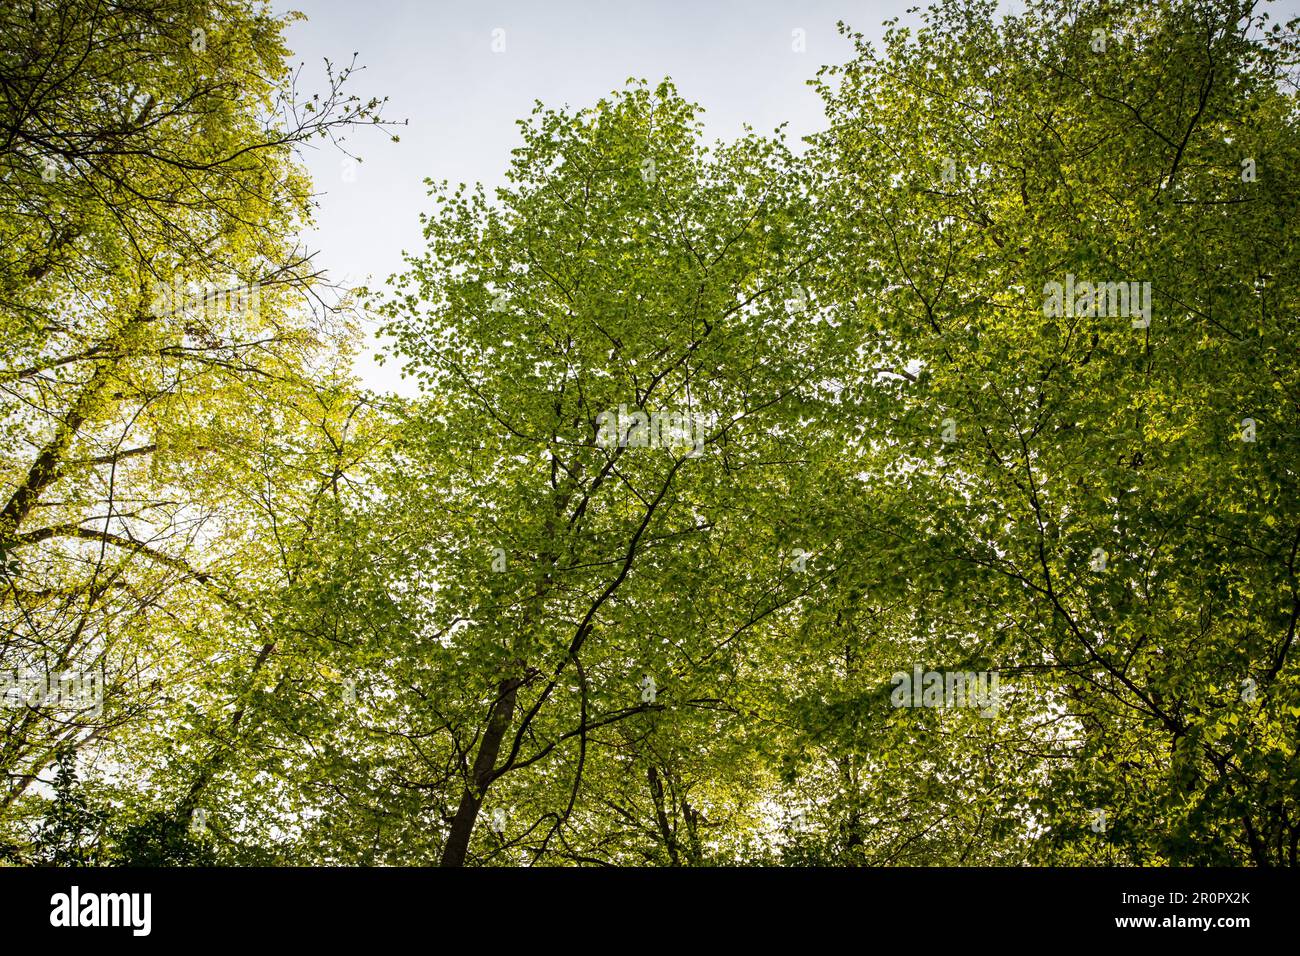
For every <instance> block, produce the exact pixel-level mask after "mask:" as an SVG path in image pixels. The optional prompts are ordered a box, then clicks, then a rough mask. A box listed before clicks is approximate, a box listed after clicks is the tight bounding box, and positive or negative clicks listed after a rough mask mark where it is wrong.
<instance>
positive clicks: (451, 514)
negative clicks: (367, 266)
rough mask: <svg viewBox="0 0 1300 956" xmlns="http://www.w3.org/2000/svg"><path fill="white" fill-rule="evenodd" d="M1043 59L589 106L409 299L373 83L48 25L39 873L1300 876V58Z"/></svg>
mask: <svg viewBox="0 0 1300 956" xmlns="http://www.w3.org/2000/svg"><path fill="white" fill-rule="evenodd" d="M995 6H996V5H995V4H994V3H992V2H983V0H943V2H939V3H936V4H935V5H934V6H931V7H930V8H928V9H927V10H925V11H922V12H921V13H920V14H919V16H918V18H917V19H916V20H915V22H913V23H912V24H911V25H910V26H909V25H904V24H903V23H901V22H898V21H893V22H890V23H887V24H886V30H885V33H884V39H883V42H882V43H880V44H878V45H873V44H872V43H870V42H868V41H867V40H866V39H865V38H864V36H863V35H862V34H860V33H857V32H855V31H854V29H853V27H851V26H848V25H842V26H841V29H842V32H843V33H844V35H845V36H846V37H848V39H849V40H851V41H852V42H853V44H854V47H855V51H856V52H855V55H854V57H853V58H852V59H851V60H849V61H848V62H846V63H843V64H839V65H833V66H827V67H825V68H823V69H822V70H821V71H820V72H819V73H818V74H817V76H816V77H815V78H813V79H812V80H811V82H812V83H813V85H814V87H815V89H816V90H817V92H818V93H819V94H820V96H821V97H822V100H823V102H824V106H825V113H826V123H825V127H824V129H823V130H822V131H821V132H819V133H817V134H816V135H814V136H811V137H810V138H809V139H808V140H807V141H806V142H803V143H797V144H792V143H791V142H789V137H788V136H787V134H786V132H785V131H784V129H777V130H774V131H772V132H771V133H769V134H762V133H759V132H756V131H753V130H748V131H746V132H745V133H744V135H742V136H740V137H737V138H735V139H734V140H732V141H728V142H717V143H711V142H708V141H707V140H706V138H705V136H704V129H703V123H702V120H701V108H700V107H698V106H696V105H695V104H693V103H691V102H690V101H689V100H688V99H687V98H685V97H684V96H683V95H682V94H681V93H680V92H679V91H678V90H677V88H676V87H675V86H674V85H673V83H672V82H671V81H668V80H664V81H662V82H656V83H649V82H645V81H636V80H630V81H629V82H628V83H627V85H626V86H625V87H624V88H622V89H620V90H617V91H614V92H612V93H610V94H608V95H606V96H605V97H604V98H601V99H598V100H596V101H595V102H594V104H593V105H591V106H588V107H585V108H578V109H570V108H557V107H554V106H548V105H546V104H543V103H538V104H537V107H536V109H535V110H534V111H533V113H532V115H531V116H529V117H527V118H525V119H523V120H521V121H520V124H519V145H518V147H517V148H516V149H515V150H514V152H513V153H512V156H511V162H510V167H509V172H508V174H507V177H506V181H505V183H504V185H502V186H501V187H500V188H498V189H496V190H495V191H489V190H487V189H485V188H484V187H483V186H476V185H464V184H462V185H453V184H450V183H447V182H442V181H433V180H430V181H428V183H427V185H428V189H429V207H428V209H427V210H426V211H425V212H424V213H423V214H422V215H421V218H420V221H421V223H422V225H423V239H424V247H423V248H421V249H417V250H414V251H410V252H408V253H407V254H406V255H405V260H404V262H403V263H401V264H399V265H396V266H395V267H394V275H392V276H391V277H390V278H389V279H388V281H387V282H386V283H383V284H382V285H374V286H372V287H371V288H369V289H361V290H356V292H355V294H354V293H353V291H352V290H344V289H336V288H334V287H332V286H331V285H330V284H329V280H328V277H326V276H323V275H321V274H320V272H319V271H318V270H317V269H315V268H314V267H313V265H312V257H311V255H310V254H309V253H307V252H305V251H304V250H303V248H302V247H301V245H300V240H299V235H300V232H301V230H302V228H303V226H304V224H306V223H308V222H309V221H310V219H311V214H312V195H311V184H310V182H309V179H308V177H307V176H306V174H305V172H304V170H303V168H302V165H301V156H300V150H301V148H302V147H303V146H304V145H305V144H306V143H307V142H308V141H310V140H312V139H317V138H321V137H326V138H338V137H339V136H340V135H341V134H342V133H344V132H347V131H350V130H352V129H354V128H356V127H359V126H366V125H370V126H374V125H383V124H385V123H386V122H387V121H386V120H385V119H384V118H383V117H382V116H381V112H382V107H383V103H382V102H380V101H375V100H365V101H363V100H359V99H357V98H356V97H354V96H352V95H350V94H349V93H348V92H347V86H346V83H347V80H348V78H349V75H350V73H351V71H352V69H353V67H351V66H349V67H348V68H345V69H341V70H335V69H331V70H330V72H329V73H328V76H327V89H326V90H324V91H323V92H321V93H318V94H315V95H312V96H311V97H310V98H308V97H307V96H306V95H304V94H300V93H299V92H298V91H297V89H296V85H297V84H296V75H295V74H294V73H292V72H290V71H289V69H288V67H287V57H288V55H289V52H288V50H287V49H286V47H285V45H284V41H283V36H282V34H283V30H284V28H285V26H286V23H287V20H286V19H285V18H281V17H276V16H273V15H271V14H269V13H267V12H265V11H264V10H263V9H262V8H261V7H259V6H257V5H255V4H253V3H251V2H243V0H221V2H216V3H211V2H197V0H143V2H139V3H134V4H131V5H111V4H110V5H103V4H99V3H94V2H90V0H85V2H80V0H77V2H60V3H53V2H49V3H46V2H35V3H32V4H28V5H26V6H24V7H23V8H21V9H19V8H14V9H12V10H9V9H6V11H5V12H4V13H2V14H0V38H2V39H0V44H2V46H0V163H2V164H3V175H0V209H2V210H3V213H4V214H3V216H0V234H2V235H3V240H4V241H3V242H2V243H0V284H3V288H4V292H5V294H4V295H3V296H0V327H2V328H3V329H4V334H5V341H6V344H7V345H8V348H7V350H6V355H5V357H4V359H3V360H0V366H2V367H0V422H2V423H3V424H2V425H0V445H2V446H3V449H4V454H3V456H2V457H0V482H2V483H3V489H0V505H2V507H3V511H2V512H0V557H2V559H3V560H2V562H0V563H2V565H3V572H2V573H3V578H2V579H0V682H5V681H7V682H8V683H7V684H6V685H5V686H3V687H0V695H2V696H0V704H2V705H3V706H2V707H0V724H2V725H3V727H4V737H3V741H2V742H0V768H2V769H3V771H4V775H5V778H4V784H3V787H0V855H3V856H4V858H6V859H8V860H10V861H12V862H17V863H42V862H53V863H59V864H79V863H105V862H108V863H152V864H157V863H169V864H179V865H192V864H210V863H221V864H248V863H270V864H299V865H301V864H315V863H342V864H379V863H382V864H402V865H432V864H441V865H445V866H458V865H463V864H486V865H623V866H627V865H654V866H688V865H751V864H757V865H827V864H829V865H894V864H907V865H931V864H949V865H956V864H973V865H1019V864H1026V863H1050V864H1114V863H1120V864H1133V865H1151V864H1172V865H1188V864H1191V865H1207V864H1208V865H1256V866H1270V865H1294V864H1295V863H1296V853H1297V846H1298V845H1300V805H1298V802H1297V801H1298V800H1300V788H1298V787H1297V781H1298V780H1300V764H1298V762H1297V761H1298V758H1297V754H1296V745H1297V740H1298V739H1300V670H1298V669H1297V663H1296V651H1295V649H1294V643H1295V637H1296V628H1297V622H1298V621H1300V580H1298V579H1297V557H1298V555H1300V498H1298V497H1297V472H1298V471H1300V460H1298V456H1300V441H1298V440H1297V436H1298V435H1300V372H1298V371H1297V363H1296V355H1297V347H1298V346H1300V327H1298V326H1297V323H1296V319H1295V317H1296V315H1297V311H1298V310H1300V279H1298V278H1297V277H1296V276H1295V275H1294V270H1293V269H1291V268H1289V264H1294V263H1295V261H1296V260H1297V252H1298V251H1300V250H1298V249H1297V243H1298V241H1300V235H1298V234H1297V231H1296V230H1297V226H1296V222H1297V214H1298V213H1300V181H1298V180H1297V178H1296V176H1297V172H1296V171H1297V170H1300V125H1298V121H1300V111H1297V99H1296V86H1295V83H1294V76H1295V72H1294V71H1295V69H1296V66H1297V62H1296V61H1297V56H1296V55H1297V48H1296V26H1297V25H1300V24H1291V25H1285V26H1284V25H1280V24H1275V23H1273V22H1272V20H1271V19H1270V18H1269V17H1268V16H1267V14H1266V13H1263V12H1260V11H1258V10H1256V9H1255V6H1254V5H1253V4H1251V3H1248V2H1245V0H1240V2H1239V0H1221V2H1217V3H1197V2H1184V0H1160V2H1153V3H1148V4H1141V5H1137V4H1114V3H1107V2H1101V0H1089V2H1082V3H1080V2H1068V3H1067V2H1063V0H1035V2H1032V3H1030V4H1028V8H1027V10H1026V11H1025V12H1024V13H1021V14H1017V15H1011V16H1005V17H1002V16H998V15H997V14H996V11H995ZM399 214H400V213H398V212H396V211H383V210H381V211H378V212H376V214H375V216H376V221H375V228H381V227H382V223H381V222H380V221H379V217H380V216H389V215H399ZM365 322H371V323H373V324H374V325H375V326H377V327H378V328H380V329H382V331H383V332H384V333H385V334H386V336H387V339H386V341H387V342H388V343H389V346H388V349H387V353H388V354H387V355H386V356H385V360H386V361H387V362H389V363H392V364H394V365H396V366H397V367H399V368H400V369H401V371H402V374H403V375H405V376H407V377H410V378H411V379H413V380H414V381H415V382H417V383H418V385H419V395H418V397H415V398H400V397H398V396H396V395H391V394H376V393H375V392H373V391H372V390H369V389H366V388H364V387H363V386H362V385H361V383H360V382H359V381H358V379H357V377H356V372H355V370H354V368H353V364H352V360H353V358H354V357H355V355H356V352H357V350H358V348H359V347H360V330H361V329H362V328H363V327H364V323H365ZM69 681H71V683H69ZM69 687H73V688H74V689H75V690H77V691H79V692H81V693H82V697H81V698H79V699H75V700H74V699H73V697H75V695H73V694H71V693H70V692H67V691H68V688H69ZM60 688H62V690H63V691H64V692H62V693H61V692H59V689H60ZM87 694H88V695H89V697H87V696H86V695H87Z"/></svg>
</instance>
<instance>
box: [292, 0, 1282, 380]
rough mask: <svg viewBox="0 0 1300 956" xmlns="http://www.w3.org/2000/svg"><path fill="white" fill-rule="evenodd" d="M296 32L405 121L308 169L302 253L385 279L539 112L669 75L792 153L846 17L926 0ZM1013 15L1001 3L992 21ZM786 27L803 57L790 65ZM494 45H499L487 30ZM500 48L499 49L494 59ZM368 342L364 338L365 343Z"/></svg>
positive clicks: (376, 372) (422, 3) (611, 9)
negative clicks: (439, 196)
mask: <svg viewBox="0 0 1300 956" xmlns="http://www.w3.org/2000/svg"><path fill="white" fill-rule="evenodd" d="M275 3H276V7H277V9H296V10H300V11H302V12H303V13H305V14H306V15H307V17H308V19H307V20H306V21H300V22H298V23H295V24H294V25H293V26H292V27H291V28H290V29H289V31H288V42H289V45H290V48H291V49H292V50H293V52H294V62H301V63H303V64H305V66H304V70H303V78H302V87H303V89H305V90H307V91H309V92H310V91H311V90H313V89H320V88H322V87H323V67H322V64H321V60H322V58H323V57H329V58H330V59H331V60H332V61H334V62H335V63H336V64H346V63H347V62H348V61H349V60H350V59H351V57H352V54H353V52H354V51H355V52H356V53H357V54H358V57H357V60H358V63H359V64H361V65H363V66H364V67H365V69H364V71H362V72H359V73H358V74H356V75H354V78H353V81H352V86H351V88H352V91H353V92H355V93H357V94H358V95H361V96H363V97H370V96H387V97H388V98H389V100H388V106H387V108H386V111H385V112H386V115H387V117H388V118H389V119H394V120H402V119H405V120H408V121H409V125H408V126H406V127H404V128H400V129H397V130H395V132H397V133H398V135H399V136H400V137H401V142H400V143H392V142H390V141H389V140H388V138H387V137H386V136H384V135H383V134H382V133H380V132H379V131H377V130H359V131H357V132H356V133H355V134H354V135H352V136H351V137H349V145H350V147H351V149H352V151H353V152H355V153H357V154H358V155H360V156H361V157H362V159H363V162H362V163H361V164H360V165H355V166H351V168H350V169H347V170H345V167H344V157H343V156H342V155H340V154H339V153H338V152H337V151H336V150H333V149H329V148H321V149H320V150H318V151H315V152H313V153H310V154H309V155H308V157H307V164H308V168H309V169H310V171H311V173H312V176H313V179H314V181H315V186H316V189H317V191H318V192H319V193H320V194H321V195H320V210H319V212H318V216H317V220H318V221H317V229H316V230H315V231H314V232H313V233H311V234H309V235H308V236H307V237H306V239H307V242H308V244H309V246H310V247H311V248H313V249H317V250H319V253H318V255H317V259H316V261H317V262H318V263H319V264H320V265H321V266H324V267H325V268H327V269H328V270H329V271H330V273H331V275H332V276H333V277H334V279H335V281H339V282H344V283H361V282H364V281H366V278H367V277H368V276H373V277H374V279H375V282H376V283H378V282H382V281H383V280H384V279H385V278H387V277H388V276H389V275H390V274H392V273H393V272H396V271H398V270H399V269H400V268H401V253H402V250H404V249H405V250H410V251H418V250H420V248H421V247H422V244H423V243H422V240H421V236H420V228H419V220H418V216H419V213H420V212H421V211H425V210H428V209H430V208H431V204H430V202H429V200H428V198H427V195H426V187H425V186H424V182H423V181H424V179H425V178H426V177H431V178H433V179H435V180H442V179H447V180H450V181H451V182H453V183H456V182H471V183H472V182H482V183H483V184H484V185H485V186H487V187H488V188H489V190H490V189H492V188H493V187H495V186H497V185H499V184H500V183H501V182H502V177H503V174H504V172H505V170H506V167H507V165H508V163H509V160H510V150H511V149H513V148H514V147H515V146H517V145H518V143H519V131H518V128H517V126H516V125H515V121H516V120H518V119H521V118H523V117H526V116H528V115H529V114H530V113H531V112H532V109H533V102H534V100H541V101H542V102H544V103H545V104H546V105H548V106H553V107H558V106H564V105H567V106H570V107H573V108H581V107H585V106H589V105H591V104H593V103H594V102H595V101H596V100H598V99H599V98H600V97H602V96H604V95H605V94H607V93H609V92H610V91H612V90H615V89H619V88H621V87H622V86H623V85H624V83H625V81H626V80H627V79H628V78H629V77H636V78H638V79H646V80H649V81H651V82H652V83H653V82H656V81H658V80H660V79H662V78H664V77H666V76H667V77H671V78H672V79H673V81H674V82H675V83H676V85H677V89H678V91H679V92H680V93H681V95H682V96H684V97H685V98H686V99H688V100H691V101H693V102H695V103H698V104H700V105H701V106H702V107H703V108H704V115H703V117H702V119H703V121H704V124H705V132H706V136H707V137H708V138H709V139H710V140H714V139H729V138H731V137H733V136H735V135H736V134H738V133H739V132H740V131H741V127H742V125H743V124H745V123H748V124H750V125H751V126H753V127H754V128H755V129H756V130H758V131H759V132H763V133H767V132H771V131H772V130H773V129H774V128H775V127H776V126H777V125H779V124H780V123H783V122H784V123H788V124H789V126H788V134H787V135H788V136H789V137H790V143H791V145H792V146H794V145H796V143H797V140H798V138H799V137H802V136H804V135H806V134H808V133H811V132H814V131H816V130H818V129H820V128H822V125H823V113H822V108H821V100H820V98H819V97H818V96H817V95H816V94H815V93H814V92H813V91H812V90H811V89H810V88H809V87H808V86H807V81H808V80H809V79H811V78H812V77H813V76H814V75H815V74H816V72H817V70H818V68H819V67H820V66H822V65H824V64H829V63H842V62H845V61H846V60H848V59H849V58H850V57H851V55H852V45H851V44H850V43H849V42H848V41H846V40H844V39H843V38H842V37H840V35H839V34H838V32H837V30H836V27H835V24H836V21H838V20H844V21H845V22H846V23H848V24H849V25H850V26H851V27H852V28H853V29H855V30H857V31H859V32H861V33H863V34H865V35H866V36H867V38H868V39H875V40H878V39H879V38H880V36H881V35H882V33H883V32H884V31H883V28H882V27H881V22H882V21H883V20H885V19H888V18H891V17H894V16H898V17H901V18H902V19H903V21H904V22H916V20H917V19H918V17H917V15H916V14H912V15H909V14H907V12H906V11H907V8H908V7H910V6H916V5H922V6H924V4H925V0H797V2H793V0H785V2H782V0H751V2H742V0H657V2H655V0H640V2H615V0H605V2H600V0H546V2H542V0H496V2H490V0H489V2H472V0H463V2H449V0H365V2H357V0H297V2H296V3H293V2H290V0H275ZM1020 6H1021V4H1020V3H1018V2H1015V0H1004V2H1003V3H1002V4H1001V5H1000V9H1001V10H1003V11H1007V10H1011V9H1018V8H1019V7H1020ZM1296 7H1297V0H1286V2H1283V3H1276V4H1270V5H1269V7H1268V9H1270V11H1271V12H1272V16H1273V18H1274V19H1275V20H1285V19H1286V16H1287V15H1294V11H1295V9H1296ZM796 30H802V31H804V43H803V46H804V51H803V52H796V49H795V47H796V43H795V33H794V31H796ZM494 31H504V33H494ZM494 39H495V40H496V45H497V46H498V47H500V46H502V42H501V41H502V40H503V41H504V49H503V50H501V51H500V52H494V50H493V45H494ZM367 335H368V338H369V340H370V341H371V343H373V342H374V338H373V335H374V333H373V330H370V331H368V333H367ZM358 371H359V373H360V374H361V377H362V380H363V382H364V383H365V384H366V385H368V386H370V387H371V388H375V389H378V390H396V391H399V392H401V393H403V394H413V392H414V389H413V387H412V386H411V384H410V383H402V382H401V381H400V379H399V378H398V370H397V365H396V364H394V363H389V364H388V365H387V366H385V367H378V366H376V365H375V364H374V363H373V362H372V361H371V360H370V358H369V353H368V354H367V355H366V356H365V357H364V358H363V359H362V361H361V363H360V366H359V369H358Z"/></svg>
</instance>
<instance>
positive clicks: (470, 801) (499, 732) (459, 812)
mask: <svg viewBox="0 0 1300 956" xmlns="http://www.w3.org/2000/svg"><path fill="white" fill-rule="evenodd" d="M518 689H519V681H518V680H517V679H516V678H510V679H509V680H503V681H502V682H501V683H500V684H499V685H498V686H497V699H496V703H494V704H493V705H492V709H491V710H490V711H489V712H488V723H487V729H486V730H484V731H483V739H482V740H481V741H480V742H479V745H478V753H477V754H476V755H475V757H474V770H473V773H472V775H471V779H470V782H469V785H468V786H467V787H466V788H465V792H464V793H463V794H462V795H461V798H460V806H459V807H457V809H456V816H455V818H454V819H453V820H452V822H451V832H450V833H449V834H447V842H446V844H445V845H444V846H443V848H442V862H441V863H440V864H439V865H440V866H463V865H464V863H465V855H466V853H468V851H469V838H470V836H471V835H472V834H473V833H474V821H475V820H477V819H478V811H479V808H480V807H482V806H483V798H484V797H485V796H487V788H488V785H489V784H490V783H491V782H492V771H493V770H494V769H495V768H496V763H497V754H498V753H500V751H501V741H502V739H503V738H504V737H505V735H506V731H507V730H509V729H510V722H511V720H512V719H513V717H514V715H515V693H516V691H518Z"/></svg>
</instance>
